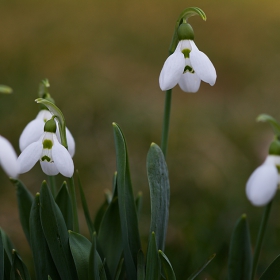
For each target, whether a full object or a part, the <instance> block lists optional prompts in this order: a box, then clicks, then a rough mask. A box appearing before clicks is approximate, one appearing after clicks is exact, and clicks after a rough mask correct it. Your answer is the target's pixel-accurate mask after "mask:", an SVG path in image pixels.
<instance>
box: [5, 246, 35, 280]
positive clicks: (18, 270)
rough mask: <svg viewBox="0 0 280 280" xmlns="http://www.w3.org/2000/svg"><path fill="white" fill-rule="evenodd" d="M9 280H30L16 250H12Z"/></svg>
mask: <svg viewBox="0 0 280 280" xmlns="http://www.w3.org/2000/svg"><path fill="white" fill-rule="evenodd" d="M10 280H31V278H30V275H29V273H28V270H27V267H26V265H25V264H24V263H23V261H22V259H21V257H20V256H19V255H18V253H17V252H16V250H13V262H12V268H11V274H10Z"/></svg>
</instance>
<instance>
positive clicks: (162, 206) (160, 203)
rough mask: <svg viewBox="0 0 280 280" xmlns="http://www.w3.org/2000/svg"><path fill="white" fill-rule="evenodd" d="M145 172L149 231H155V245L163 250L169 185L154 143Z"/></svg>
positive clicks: (158, 149) (165, 169) (158, 151)
mask: <svg viewBox="0 0 280 280" xmlns="http://www.w3.org/2000/svg"><path fill="white" fill-rule="evenodd" d="M147 173H148V181H149V187H150V197H151V226H150V232H153V231H154V232H155V233H156V241H157V246H158V248H159V249H160V250H162V251H163V250H164V245H165V237H166V231H167V225H168V216H169V200H170V187H169V179H168V170H167V166H166V163H165V159H164V155H163V153H162V151H161V149H160V147H159V146H158V145H156V144H154V143H152V145H151V147H150V149H149V152H148V156H147Z"/></svg>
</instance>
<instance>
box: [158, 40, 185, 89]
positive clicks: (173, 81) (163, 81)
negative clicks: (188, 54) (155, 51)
mask: <svg viewBox="0 0 280 280" xmlns="http://www.w3.org/2000/svg"><path fill="white" fill-rule="evenodd" d="M180 45H181V42H179V43H178V46H177V48H176V50H175V52H174V53H173V54H172V55H170V56H169V57H168V58H167V59H166V61H165V62H164V65H163V67H162V70H161V72H160V75H159V86H160V88H161V90H163V91H165V90H169V89H171V88H174V87H175V86H176V85H177V84H178V82H179V79H180V77H181V75H182V73H183V71H184V67H185V57H184V55H183V53H182V52H181V50H180Z"/></svg>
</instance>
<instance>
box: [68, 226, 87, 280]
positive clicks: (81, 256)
mask: <svg viewBox="0 0 280 280" xmlns="http://www.w3.org/2000/svg"><path fill="white" fill-rule="evenodd" d="M69 244H70V249H71V252H72V256H73V259H74V262H75V265H76V269H77V273H78V278H79V280H87V279H88V269H89V256H90V248H91V242H90V241H89V240H88V239H87V238H85V237H84V236H83V235H81V234H79V233H75V232H73V231H69Z"/></svg>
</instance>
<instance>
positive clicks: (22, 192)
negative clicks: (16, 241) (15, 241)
mask: <svg viewBox="0 0 280 280" xmlns="http://www.w3.org/2000/svg"><path fill="white" fill-rule="evenodd" d="M11 181H12V183H13V184H14V185H15V187H16V189H17V202H18V209H19V218H20V222H21V226H22V229H23V231H24V234H25V237H26V239H27V241H28V243H29V244H30V227H29V216H30V210H31V206H32V203H33V200H34V196H33V195H32V194H31V193H30V192H29V190H28V189H27V188H26V187H25V186H24V184H23V183H22V182H21V181H19V180H16V179H11Z"/></svg>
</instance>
